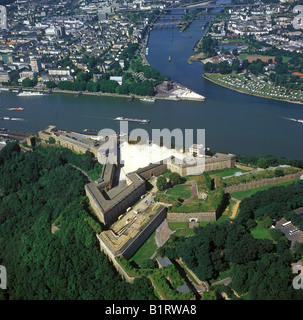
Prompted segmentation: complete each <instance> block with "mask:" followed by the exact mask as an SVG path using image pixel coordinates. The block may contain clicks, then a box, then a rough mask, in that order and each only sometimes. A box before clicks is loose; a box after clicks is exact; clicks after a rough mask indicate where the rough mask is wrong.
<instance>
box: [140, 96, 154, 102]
mask: <svg viewBox="0 0 303 320" xmlns="http://www.w3.org/2000/svg"><path fill="white" fill-rule="evenodd" d="M140 100H141V101H144V102H155V101H156V99H154V98H151V97H147V96H146V97H145V98H142V99H140Z"/></svg>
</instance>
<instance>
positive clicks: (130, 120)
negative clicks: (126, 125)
mask: <svg viewBox="0 0 303 320" xmlns="http://www.w3.org/2000/svg"><path fill="white" fill-rule="evenodd" d="M115 120H116V121H129V122H139V123H144V124H147V123H149V120H147V119H134V118H125V117H117V118H115Z"/></svg>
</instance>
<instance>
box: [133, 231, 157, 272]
mask: <svg viewBox="0 0 303 320" xmlns="http://www.w3.org/2000/svg"><path fill="white" fill-rule="evenodd" d="M155 235H156V231H154V232H153V233H152V234H151V236H150V237H149V238H148V239H147V240H146V241H145V242H144V244H143V245H142V246H141V247H140V248H139V250H138V251H137V252H136V253H135V254H134V256H133V257H132V258H131V259H130V260H129V261H130V262H131V261H134V262H135V263H136V264H137V265H138V266H140V265H141V264H142V263H143V261H144V260H147V259H149V258H150V257H151V256H152V255H153V253H154V252H155V251H156V250H157V249H158V247H157V244H156V240H155Z"/></svg>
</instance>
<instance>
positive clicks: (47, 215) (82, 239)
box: [0, 143, 156, 300]
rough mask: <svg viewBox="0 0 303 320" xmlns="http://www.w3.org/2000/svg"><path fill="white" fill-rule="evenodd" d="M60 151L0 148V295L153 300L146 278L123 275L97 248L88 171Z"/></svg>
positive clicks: (0, 296) (12, 298) (32, 297)
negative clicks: (0, 284)
mask: <svg viewBox="0 0 303 320" xmlns="http://www.w3.org/2000/svg"><path fill="white" fill-rule="evenodd" d="M66 154H67V156H66V155H64V153H63V152H62V149H61V150H60V149H57V148H54V147H38V148H37V149H36V150H34V151H33V152H21V151H20V148H19V145H18V144H16V143H10V144H8V145H7V146H6V147H5V148H3V149H2V150H1V151H0V181H1V187H0V264H1V265H4V266H5V267H6V269H7V275H8V281H7V286H8V288H7V290H0V299H10V300H15V299H39V300H42V299H48V300H53V299H62V300H63V299H68V300H75V299H99V300H104V299H106V300H111V299H115V300H117V299H123V300H127V299H156V297H155V295H154V290H153V287H152V285H151V283H150V281H149V280H148V279H147V278H140V279H138V280H135V282H134V283H133V284H128V283H126V282H124V281H123V280H122V279H121V277H120V275H119V274H118V273H117V272H116V270H115V269H114V268H113V266H112V264H111V263H110V262H109V261H108V259H107V257H106V256H105V255H104V254H103V253H102V252H100V250H99V247H98V243H97V238H96V236H95V234H96V232H100V231H101V225H100V224H99V223H98V222H97V220H96V219H95V218H94V216H93V215H92V214H91V212H90V210H89V207H88V201H87V198H86V197H85V195H84V185H85V183H87V178H86V177H85V176H84V175H83V174H82V173H81V172H80V171H79V170H78V169H76V168H75V167H73V166H71V165H70V163H69V162H68V159H67V158H68V157H71V155H70V154H69V152H67V153H66ZM87 159H88V157H87ZM78 165H79V166H83V167H84V165H83V163H81V162H79V163H78ZM88 166H89V164H88Z"/></svg>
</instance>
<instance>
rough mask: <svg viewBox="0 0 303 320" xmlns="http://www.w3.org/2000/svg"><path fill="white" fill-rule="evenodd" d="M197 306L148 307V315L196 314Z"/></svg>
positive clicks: (167, 305) (168, 305)
mask: <svg viewBox="0 0 303 320" xmlns="http://www.w3.org/2000/svg"><path fill="white" fill-rule="evenodd" d="M196 313H197V306H196V305H190V306H187V305H170V304H164V305H153V304H152V305H150V306H149V314H188V315H190V314H196Z"/></svg>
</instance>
